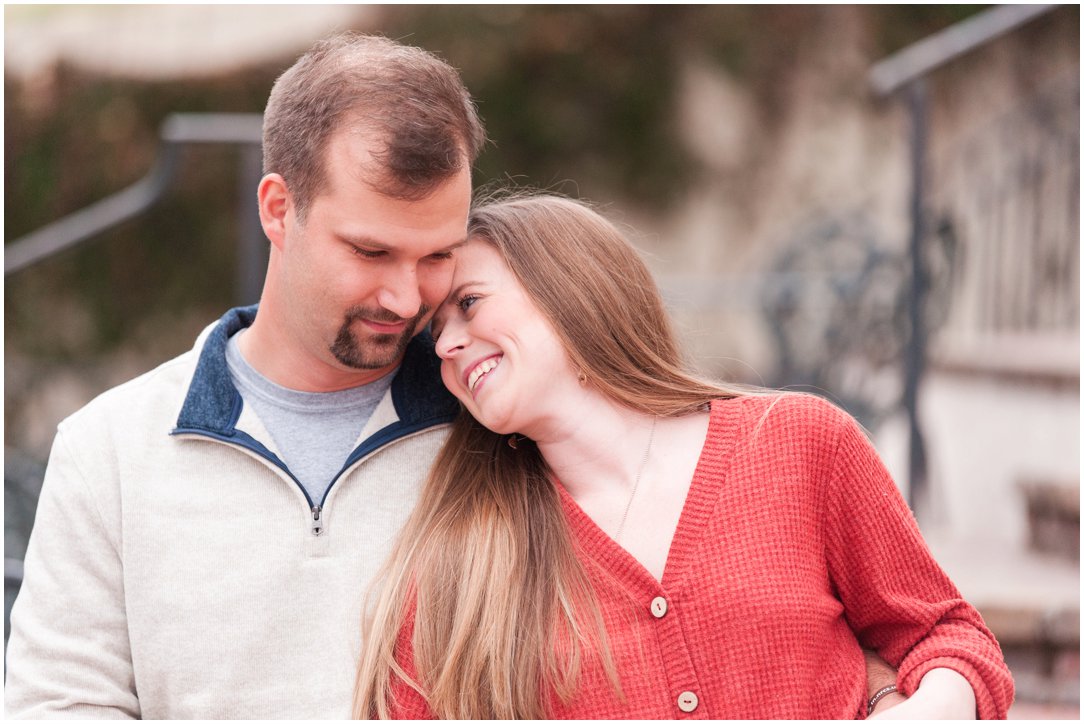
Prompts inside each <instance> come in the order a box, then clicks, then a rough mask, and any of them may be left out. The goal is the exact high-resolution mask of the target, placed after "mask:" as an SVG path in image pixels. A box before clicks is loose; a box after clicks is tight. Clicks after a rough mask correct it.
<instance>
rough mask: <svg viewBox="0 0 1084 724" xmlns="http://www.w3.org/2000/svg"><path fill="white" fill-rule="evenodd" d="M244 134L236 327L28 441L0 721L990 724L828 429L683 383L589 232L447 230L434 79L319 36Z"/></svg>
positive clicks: (439, 68) (978, 661) (463, 105)
mask: <svg viewBox="0 0 1084 724" xmlns="http://www.w3.org/2000/svg"><path fill="white" fill-rule="evenodd" d="M264 123H265V134H264V154H265V173H266V175H265V176H264V178H263V179H262V181H261V183H260V186H259V189H258V201H259V209H260V216H261V220H262V223H263V227H264V230H265V232H266V234H267V236H268V238H269V240H270V242H271V254H270V261H269V265H268V272H267V278H266V282H265V287H264V292H263V295H262V296H261V300H260V305H259V307H258V312H257V311H256V308H246V309H237V310H232V311H230V312H229V313H227V314H226V315H225V316H224V317H223V318H222V319H221V320H220V321H219V322H217V323H215V324H213V325H211V326H210V327H209V328H208V329H207V330H205V332H204V333H203V334H201V335H200V337H199V339H198V340H197V341H196V344H195V347H194V348H193V349H192V350H191V351H190V352H188V353H186V354H184V355H182V356H180V357H178V358H177V359H175V360H172V361H170V362H167V363H165V364H164V365H162V366H160V367H159V368H157V369H156V370H154V371H152V372H149V373H147V374H146V375H143V376H142V377H139V378H137V379H136V380H133V381H132V382H129V383H127V384H125V385H122V386H121V387H118V388H116V389H114V390H111V391H109V392H107V393H105V394H104V395H102V396H100V397H99V398H98V399H96V400H94V401H93V402H91V403H90V404H89V405H87V406H86V407H85V408H84V409H82V410H80V411H79V412H77V413H75V414H74V415H72V416H71V417H70V418H68V419H67V420H65V421H64V422H62V423H61V425H60V426H59V428H58V432H57V438H56V442H55V443H54V447H53V452H52V455H51V457H50V462H49V466H48V470H47V473H46V480H45V484H44V487H43V490H42V497H41V501H40V503H39V509H38V518H37V520H36V523H35V528H34V533H33V534H32V536H31V541H30V545H29V549H28V552H27V558H26V569H25V570H26V576H25V580H24V584H23V588H22V590H21V592H20V595H19V598H18V600H17V601H16V604H15V606H14V609H13V612H12V634H11V639H10V644H9V649H8V657H7V664H8V668H7V682H6V692H5V693H6V707H7V711H8V714H9V715H12V716H24V717H36V718H44V717H50V716H54V717H66V718H73V717H98V718H102V717H106V718H120V717H131V718H135V717H143V718H331V717H342V716H347V715H349V714H350V713H351V711H353V713H354V714H355V715H358V716H363V717H364V716H398V717H407V718H413V717H423V716H439V717H457V718H481V717H502V718H514V717H573V718H618V717H620V718H626V717H627V718H672V719H678V718H686V717H688V718H853V717H860V716H864V715H866V714H867V710H868V709H871V708H873V707H871V706H870V697H869V695H870V694H871V693H873V694H874V696H873V705H874V706H875V707H877V711H878V713H881V712H882V711H883V714H882V715H883V716H899V717H920V716H945V715H948V716H961V717H970V716H975V715H976V714H977V715H979V716H983V717H1004V716H1005V713H1006V710H1007V708H1008V706H1009V704H1010V703H1011V699H1012V682H1011V678H1010V677H1009V674H1008V672H1007V670H1006V669H1005V666H1004V662H1003V660H1002V659H1001V654H1000V650H999V649H998V646H997V643H996V642H995V641H994V640H993V638H992V637H991V635H990V634H989V632H988V631H987V630H986V628H985V627H984V625H983V624H982V621H981V619H980V618H979V616H978V614H977V613H976V612H975V611H974V609H973V608H971V607H970V606H969V605H968V604H967V603H966V602H964V601H962V600H961V599H960V597H959V594H958V593H957V592H956V590H955V588H954V587H953V586H952V584H951V583H950V582H949V581H948V580H947V579H946V578H945V576H944V574H943V573H942V572H941V571H940V569H939V568H938V567H937V565H936V564H935V563H934V562H933V561H932V559H931V558H930V555H929V552H928V551H927V549H926V548H925V546H924V544H923V543H922V540H921V538H920V537H919V534H918V530H917V527H916V526H915V524H914V520H913V519H912V518H911V516H910V513H909V512H908V511H907V509H906V506H905V505H904V504H903V502H902V501H901V499H900V497H899V495H898V494H897V492H896V490H895V487H894V486H893V484H892V482H891V480H889V478H888V476H887V475H886V473H885V472H884V469H883V467H882V466H881V464H880V462H879V461H878V459H877V457H876V454H875V453H874V452H873V450H872V448H871V447H870V445H869V443H868V442H867V441H866V439H865V437H864V436H863V434H862V432H861V430H860V429H859V428H858V427H857V425H856V424H855V423H854V422H853V421H852V420H851V419H850V418H849V417H847V416H846V415H844V414H843V413H841V412H839V411H837V410H836V409H834V408H832V407H831V406H829V405H827V404H826V403H823V402H820V401H818V400H816V399H815V398H812V397H808V396H802V395H777V394H770V393H767V392H758V391H747V390H740V389H734V388H728V387H721V386H717V385H714V384H709V383H705V382H701V381H699V380H696V379H694V378H692V377H690V376H689V375H687V374H686V373H685V372H683V370H682V368H681V366H680V363H679V360H678V353H677V351H676V345H675V342H674V340H673V337H672V334H671V332H670V328H669V323H668V321H667V318H666V315H665V312H664V310H663V307H662V304H661V302H660V300H659V296H658V292H657V290H656V288H655V286H654V283H653V281H652V279H651V277H650V274H649V273H648V271H647V269H646V268H645V266H644V264H643V263H642V261H641V260H640V259H639V257H638V256H637V255H636V253H635V251H634V250H633V249H632V247H631V246H630V245H629V244H628V243H627V241H626V240H625V239H624V238H622V236H621V235H620V234H619V233H618V232H617V231H616V230H615V229H614V227H613V226H612V225H610V224H609V223H607V222H606V221H605V220H604V219H603V218H602V217H601V216H599V215H598V214H597V213H595V212H594V211H592V210H590V209H589V208H588V207H586V206H584V205H582V204H579V203H576V202H572V201H568V200H563V199H557V198H552V197H545V196H534V197H518V198H517V197H509V198H505V199H499V200H489V201H482V202H479V203H478V204H476V205H475V207H474V208H473V209H471V208H470V206H471V183H470V168H471V165H472V164H473V161H474V159H475V158H476V156H477V154H478V152H479V150H480V148H481V146H482V144H483V142H484V132H483V130H482V126H481V123H480V121H479V119H478V117H477V115H476V113H475V110H474V107H473V104H472V103H471V100H470V98H469V96H468V94H467V92H466V90H465V89H464V88H463V87H462V84H461V82H460V79H459V78H458V75H457V74H456V73H455V71H454V70H453V69H451V68H450V67H448V66H447V65H446V64H444V63H442V62H440V61H438V60H437V59H435V58H433V57H432V56H430V55H429V54H427V53H424V52H423V51H420V50H417V49H414V48H408V47H404V46H401V45H398V44H396V43H392V42H390V41H387V40H383V39H379V38H368V37H357V36H340V37H337V38H334V39H331V40H329V41H325V42H322V43H320V44H318V45H317V46H316V47H315V48H314V49H313V50H311V51H310V52H309V53H307V54H306V55H305V56H303V57H302V58H301V59H300V60H299V61H298V63H296V64H295V65H294V66H293V67H292V68H291V69H289V70H288V71H287V72H286V73H285V74H284V75H283V76H282V77H281V78H280V79H279V80H278V81H277V82H276V84H275V87H274V89H273V90H272V93H271V97H270V100H269V103H268V107H267V111H266V113H265V120H264ZM468 213H469V219H468ZM430 321H432V330H433V335H434V336H435V337H436V341H435V349H434V342H433V340H432V339H431V338H430V336H429V335H428V334H427V333H426V332H424V331H423V330H424V328H425V327H426V326H427V325H428V324H429V323H430ZM442 380H443V384H442ZM445 385H446V386H447V390H450V391H451V393H452V394H453V395H454V397H453V396H451V395H449V393H448V391H447V390H446V389H445ZM456 398H458V402H457V401H456ZM449 424H450V427H449ZM434 461H435V462H434ZM385 561H387V562H386V563H385ZM382 566H383V568H382V569H381V567H382ZM378 570H382V575H381V576H380V577H379V586H378V587H376V588H375V589H374V590H375V591H376V596H375V597H374V598H373V600H372V601H371V606H368V607H365V610H364V615H363V605H362V604H363V601H362V599H363V594H364V592H365V591H366V590H367V589H368V588H369V584H370V582H371V581H373V580H374V579H375V578H376V577H377V572H378ZM359 627H360V630H359ZM863 649H866V650H867V651H868V652H876V653H878V654H880V655H881V656H882V657H883V658H884V659H886V660H887V661H888V662H890V663H891V664H893V665H894V666H895V667H896V668H898V669H899V680H898V683H899V688H900V690H901V692H902V693H904V694H907V695H910V698H909V699H907V700H906V701H904V702H903V703H901V704H898V705H897V706H895V707H893V708H889V709H887V710H884V707H886V706H887V705H889V704H890V703H892V700H893V699H896V700H898V699H899V697H898V696H897V695H894V694H890V695H889V696H888V698H883V697H884V694H883V687H880V686H877V687H875V691H876V693H875V692H874V691H871V689H870V686H869V682H868V680H867V666H866V664H865V663H864V655H863ZM352 701H353V706H351V702H352Z"/></svg>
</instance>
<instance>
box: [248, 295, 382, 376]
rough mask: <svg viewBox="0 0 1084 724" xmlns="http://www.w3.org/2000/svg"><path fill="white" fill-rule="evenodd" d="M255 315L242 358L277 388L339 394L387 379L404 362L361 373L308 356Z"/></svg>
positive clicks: (361, 371)
mask: <svg viewBox="0 0 1084 724" xmlns="http://www.w3.org/2000/svg"><path fill="white" fill-rule="evenodd" d="M260 320H261V317H260V315H259V314H257V315H256V320H255V321H254V322H253V323H252V326H251V327H249V328H248V329H247V330H244V331H243V332H241V333H240V334H243V336H242V337H241V338H240V339H239V340H238V341H237V345H238V348H239V349H240V351H241V355H242V356H244V358H245V361H246V362H248V363H249V364H250V365H251V366H252V367H253V369H255V370H256V371H257V372H259V373H260V374H261V375H263V376H264V377H266V378H267V379H269V380H271V381H272V382H274V383H275V384H277V385H280V386H282V387H285V388H287V389H291V390H297V391H299V392H336V391H338V390H345V389H350V388H352V387H360V386H361V385H367V384H369V383H370V382H375V381H376V380H378V379H380V378H381V377H384V376H385V375H387V374H388V373H389V372H391V371H392V370H394V369H395V368H396V367H397V366H398V365H399V363H400V362H401V361H402V360H396V361H395V362H394V363H393V364H391V365H388V366H387V367H381V368H380V369H371V370H358V369H351V368H348V367H346V366H344V365H339V364H335V363H331V362H329V361H327V360H324V359H321V358H319V357H316V356H314V355H312V354H308V353H306V351H305V350H304V349H302V348H301V347H299V346H298V345H297V344H296V343H293V342H292V341H291V340H289V339H287V338H285V336H284V335H282V334H281V333H279V332H276V327H275V325H269V324H261V322H260Z"/></svg>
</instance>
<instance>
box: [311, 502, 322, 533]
mask: <svg viewBox="0 0 1084 724" xmlns="http://www.w3.org/2000/svg"><path fill="white" fill-rule="evenodd" d="M322 515H323V509H322V508H321V507H320V506H319V505H314V506H312V534H313V535H320V534H321V533H323V532H324V521H322V520H321V519H320V518H321V516H322Z"/></svg>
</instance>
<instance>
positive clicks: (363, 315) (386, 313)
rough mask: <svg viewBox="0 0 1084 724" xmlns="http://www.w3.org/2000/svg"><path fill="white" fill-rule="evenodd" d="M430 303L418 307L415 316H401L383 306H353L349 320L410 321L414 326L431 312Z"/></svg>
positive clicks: (348, 316)
mask: <svg viewBox="0 0 1084 724" xmlns="http://www.w3.org/2000/svg"><path fill="white" fill-rule="evenodd" d="M429 309H430V307H429V305H427V304H423V305H421V307H420V308H419V309H418V313H417V314H415V315H414V316H413V317H400V316H399V315H398V314H396V313H395V312H392V311H390V310H388V309H384V308H383V307H376V308H373V309H370V308H367V307H351V308H350V309H348V310H347V312H346V321H347V322H357V321H360V320H368V321H370V322H379V323H380V324H398V323H399V322H408V323H410V324H411V325H412V326H416V325H417V324H418V322H419V321H421V319H422V317H424V316H425V315H427V314H429Z"/></svg>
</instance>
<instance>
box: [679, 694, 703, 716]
mask: <svg viewBox="0 0 1084 724" xmlns="http://www.w3.org/2000/svg"><path fill="white" fill-rule="evenodd" d="M699 705H700V700H699V699H697V698H696V694H694V693H692V692H691V691H683V692H681V694H679V695H678V709H681V710H682V711H683V712H685V713H686V714H688V713H690V712H693V711H696V707H697V706H699Z"/></svg>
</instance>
